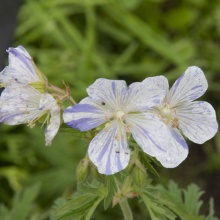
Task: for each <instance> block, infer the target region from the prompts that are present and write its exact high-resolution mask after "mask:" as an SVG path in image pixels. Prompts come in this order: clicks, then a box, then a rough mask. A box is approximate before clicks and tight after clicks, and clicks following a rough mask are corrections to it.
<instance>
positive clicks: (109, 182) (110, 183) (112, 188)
mask: <svg viewBox="0 0 220 220" xmlns="http://www.w3.org/2000/svg"><path fill="white" fill-rule="evenodd" d="M106 188H107V190H108V193H107V195H106V197H105V199H104V209H105V210H106V209H107V208H108V207H109V205H110V204H111V202H112V199H113V196H114V194H115V193H116V191H117V185H116V183H115V179H114V176H107V177H106Z"/></svg>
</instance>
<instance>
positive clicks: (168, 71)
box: [0, 0, 220, 220]
mask: <svg viewBox="0 0 220 220" xmlns="http://www.w3.org/2000/svg"><path fill="white" fill-rule="evenodd" d="M18 45H23V46H24V47H25V48H26V49H27V50H28V51H29V53H30V54H31V55H32V56H33V58H34V60H35V62H36V64H37V65H38V67H39V69H40V70H41V71H42V72H43V73H44V74H45V75H46V76H47V77H48V79H49V81H50V83H52V84H54V85H56V86H58V87H62V88H64V85H63V82H62V81H64V82H65V83H67V84H68V85H69V86H70V87H71V93H72V96H73V97H74V98H75V100H77V101H80V99H81V98H84V97H85V96H86V88H87V87H88V86H89V85H90V84H91V83H93V82H94V81H95V80H96V79H97V78H100V77H104V78H109V79H124V80H126V81H127V83H132V82H134V81H142V80H143V79H145V78H146V77H148V76H155V75H165V76H166V77H168V79H169V80H170V84H171V85H172V83H173V82H174V81H175V79H177V78H178V77H179V76H180V75H181V74H182V73H183V72H184V71H185V69H186V68H187V67H188V66H191V65H195V66H199V67H200V68H202V69H203V71H204V72H205V74H206V77H207V79H208V82H209V88H208V91H207V92H206V94H205V95H204V96H203V97H202V100H206V101H208V102H210V103H211V104H212V105H213V106H214V108H215V109H216V112H217V115H218V118H219V114H220V99H219V97H220V75H219V74H220V48H219V47H220V1H216V0H184V1H183V0H182V1H181V0H178V1H177V0H176V1H174V0H167V1H166V0H38V1H36V0H25V1H24V2H23V4H22V6H21V8H20V10H19V16H18V24H17V27H16V33H15V41H14V44H13V45H12V46H18ZM6 65H7V63H6ZM0 134H1V138H0V149H1V150H0V165H1V167H0V186H1V187H0V201H1V202H2V203H3V204H5V206H1V207H0V213H1V212H2V213H3V212H5V211H6V210H7V208H8V209H10V208H11V207H14V206H13V204H15V201H16V200H18V201H19V200H20V201H23V203H22V202H21V203H20V206H18V207H14V209H23V210H24V212H23V213H26V214H24V216H20V217H18V216H17V217H16V219H18V220H20V219H21V220H22V219H25V217H27V215H29V217H28V218H27V219H37V220H41V219H42V220H43V219H47V218H48V216H49V215H50V209H51V207H52V206H53V202H54V200H55V199H56V198H57V197H60V196H63V197H65V198H67V197H68V196H69V195H70V194H71V193H72V192H74V191H75V190H76V166H77V164H78V163H79V162H80V160H81V159H82V158H83V157H84V156H85V154H86V150H87V146H88V143H86V142H85V141H82V140H81V139H80V138H78V137H74V136H73V135H72V136H71V135H69V134H66V133H65V132H60V133H59V134H58V135H57V136H56V137H55V139H54V141H53V144H52V146H51V147H45V146H44V128H41V127H40V126H36V127H35V128H33V129H29V127H27V126H26V125H24V126H14V127H10V126H6V125H0ZM189 148H190V153H189V157H188V158H187V159H186V160H185V161H184V162H183V163H182V164H181V165H180V166H179V167H177V168H175V169H164V168H158V172H159V173H160V174H161V176H160V178H155V183H158V182H159V183H163V184H164V185H166V184H167V182H168V181H169V180H170V179H173V180H175V181H176V182H177V183H178V185H179V186H181V187H185V186H187V185H188V184H189V183H191V182H194V183H196V184H198V185H199V186H200V187H201V189H202V190H203V191H205V193H204V194H203V199H204V200H205V202H207V201H208V199H209V198H210V197H214V200H215V206H216V212H217V214H218V216H220V134H219V133H217V135H216V136H215V137H214V138H213V139H212V140H210V141H208V142H207V143H205V144H203V145H202V146H199V145H196V144H193V143H191V142H189ZM35 184H39V185H35ZM33 185H34V186H33ZM30 186H32V187H35V188H34V190H33V191H34V192H35V193H33V194H32V193H30V192H29V193H30V194H32V198H30V197H28V196H27V198H28V199H25V198H26V197H25V193H24V194H19V192H21V191H22V190H25V189H28V187H30ZM25 192H26V193H28V191H25ZM12 198H13V199H12ZM22 198H23V200H22ZM25 210H26V212H25ZM140 210H141V208H138V207H137V204H135V205H134V206H133V211H134V213H138V212H140ZM202 210H203V212H204V213H206V211H207V203H205V204H204V205H203V208H202ZM30 213H31V215H30ZM12 216H13V214H12ZM103 218H105V219H113V218H115V219H122V215H121V213H120V211H119V210H118V209H117V208H116V209H113V210H111V209H109V210H108V211H107V212H105V213H103V212H102V211H101V208H100V212H99V211H97V212H96V214H95V218H94V219H103Z"/></svg>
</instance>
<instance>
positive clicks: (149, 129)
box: [125, 113, 169, 157]
mask: <svg viewBox="0 0 220 220" xmlns="http://www.w3.org/2000/svg"><path fill="white" fill-rule="evenodd" d="M125 120H126V124H127V126H128V128H129V130H130V131H131V134H132V136H133V138H134V140H135V141H136V142H137V143H138V145H139V146H140V147H141V148H142V150H143V151H144V152H145V153H147V154H149V155H150V156H153V157H156V156H158V155H161V154H165V153H166V148H167V145H168V142H169V139H168V138H167V137H168V136H169V133H168V129H167V127H166V125H165V124H164V123H163V122H162V121H161V120H160V119H159V118H158V117H157V116H156V115H155V114H152V113H143V114H131V115H129V116H127V117H126V119H125Z"/></svg>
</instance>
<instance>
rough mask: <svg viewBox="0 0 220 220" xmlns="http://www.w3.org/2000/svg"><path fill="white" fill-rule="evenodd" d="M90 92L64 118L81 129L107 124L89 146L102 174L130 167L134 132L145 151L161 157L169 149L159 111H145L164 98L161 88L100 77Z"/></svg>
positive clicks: (136, 139)
mask: <svg viewBox="0 0 220 220" xmlns="http://www.w3.org/2000/svg"><path fill="white" fill-rule="evenodd" d="M158 91H159V92H158ZM87 93H88V95H89V96H88V97H87V98H85V99H83V100H82V101H81V102H80V103H79V104H77V105H75V106H71V107H68V108H67V109H66V110H65V112H64V115H63V119H64V122H65V123H66V124H67V125H69V126H70V127H72V128H75V129H78V130H80V131H87V130H90V129H93V128H96V127H99V126H100V125H103V129H102V130H101V131H100V132H99V133H98V134H97V135H96V136H95V137H94V138H93V140H92V141H91V142H90V144H89V149H88V155H89V158H90V159H91V161H92V162H93V163H94V164H95V165H96V167H97V168H98V171H99V172H100V173H102V174H106V175H111V174H114V173H117V172H119V171H121V170H123V169H125V168H126V166H127V165H128V162H129V158H130V150H129V146H128V141H127V136H129V135H130V134H131V135H132V136H133V138H134V139H135V141H136V142H137V143H138V144H139V145H140V147H141V148H142V149H143V151H144V152H145V153H147V154H149V155H151V156H153V157H156V158H157V157H158V156H159V155H161V154H162V155H163V154H164V152H166V146H167V138H166V137H167V129H166V126H165V124H164V123H163V122H162V121H161V120H160V119H159V118H158V117H157V116H156V115H155V114H152V113H147V112H144V111H146V110H147V109H150V108H151V107H152V106H155V105H156V104H159V103H160V102H161V100H162V99H163V98H164V95H163V94H162V93H160V90H159V89H158V88H156V89H155V88H154V87H151V88H149V89H146V87H145V86H144V85H143V84H141V83H133V84H131V85H130V86H129V87H127V85H126V83H125V81H122V80H118V81H117V80H107V79H98V80H96V81H95V83H94V84H92V85H91V86H90V87H89V88H88V89H87Z"/></svg>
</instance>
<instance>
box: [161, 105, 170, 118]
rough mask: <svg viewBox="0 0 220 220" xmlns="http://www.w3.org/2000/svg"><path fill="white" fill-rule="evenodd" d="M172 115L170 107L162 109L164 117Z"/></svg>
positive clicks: (166, 106)
mask: <svg viewBox="0 0 220 220" xmlns="http://www.w3.org/2000/svg"><path fill="white" fill-rule="evenodd" d="M170 113H171V110H170V107H169V105H167V104H166V105H165V106H164V107H163V108H162V109H161V115H162V116H163V117H164V116H165V117H167V116H169V115H170Z"/></svg>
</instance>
